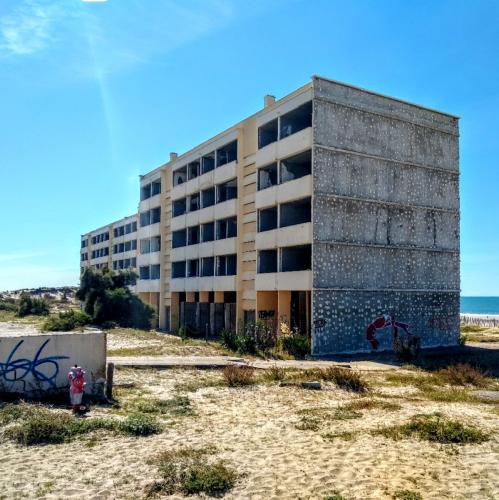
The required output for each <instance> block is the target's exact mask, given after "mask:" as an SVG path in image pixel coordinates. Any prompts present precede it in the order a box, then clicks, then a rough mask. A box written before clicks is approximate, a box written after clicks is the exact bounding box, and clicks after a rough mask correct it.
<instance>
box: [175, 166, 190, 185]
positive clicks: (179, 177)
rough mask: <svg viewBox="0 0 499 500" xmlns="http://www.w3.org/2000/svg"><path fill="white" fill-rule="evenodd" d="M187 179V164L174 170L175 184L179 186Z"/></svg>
mask: <svg viewBox="0 0 499 500" xmlns="http://www.w3.org/2000/svg"><path fill="white" fill-rule="evenodd" d="M186 181H187V165H184V166H183V167H180V168H178V169H177V170H174V171H173V185H174V186H178V185H179V184H183V183H184V182H186Z"/></svg>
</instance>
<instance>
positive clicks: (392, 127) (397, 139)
mask: <svg viewBox="0 0 499 500" xmlns="http://www.w3.org/2000/svg"><path fill="white" fill-rule="evenodd" d="M314 143H315V144H318V145H323V146H331V147H336V148H340V149H345V150H348V151H356V152H359V153H365V154H370V155H374V156H379V157H381V158H388V159H392V160H397V161H402V162H409V163H416V164H418V165H425V166H431V167H439V168H443V169H446V170H452V171H457V169H458V147H457V140H456V137H455V136H454V135H450V134H447V133H445V132H441V131H439V130H434V129H429V128H424V127H421V126H420V125H414V124H413V123H409V122H404V121H401V120H399V119H395V118H389V117H386V116H380V115H376V114H372V113H369V112H367V111H363V110H360V109H354V108H350V107H345V106H342V105H338V104H334V103H330V102H325V101H317V100H314Z"/></svg>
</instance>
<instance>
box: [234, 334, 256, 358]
mask: <svg viewBox="0 0 499 500" xmlns="http://www.w3.org/2000/svg"><path fill="white" fill-rule="evenodd" d="M236 346H237V349H236V350H237V352H239V353H240V354H256V341H255V338H254V337H253V336H252V335H249V334H247V333H246V332H242V333H241V334H239V335H238V336H237V339H236Z"/></svg>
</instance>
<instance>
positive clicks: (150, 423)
mask: <svg viewBox="0 0 499 500" xmlns="http://www.w3.org/2000/svg"><path fill="white" fill-rule="evenodd" d="M117 430H118V431H119V432H120V433H122V434H128V435H130V436H150V435H151V434H159V433H160V432H161V431H162V427H161V424H159V422H158V421H157V420H156V419H155V418H154V417H152V416H150V415H143V414H140V413H137V414H136V415H130V416H128V417H127V418H125V419H124V420H121V421H119V422H118V424H117Z"/></svg>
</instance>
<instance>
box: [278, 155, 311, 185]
mask: <svg viewBox="0 0 499 500" xmlns="http://www.w3.org/2000/svg"><path fill="white" fill-rule="evenodd" d="M311 173H312V152H311V151H305V152H304V153H300V154H298V155H296V156H291V157H289V158H286V159H285V160H281V184H282V183H283V182H288V181H292V180H294V179H299V178H300V177H305V176H306V175H310V174H311Z"/></svg>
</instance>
